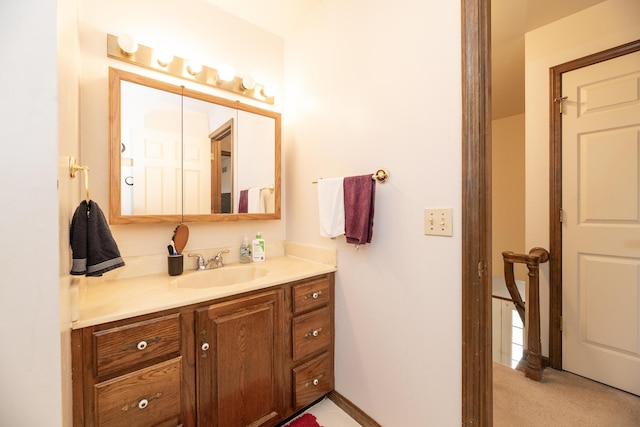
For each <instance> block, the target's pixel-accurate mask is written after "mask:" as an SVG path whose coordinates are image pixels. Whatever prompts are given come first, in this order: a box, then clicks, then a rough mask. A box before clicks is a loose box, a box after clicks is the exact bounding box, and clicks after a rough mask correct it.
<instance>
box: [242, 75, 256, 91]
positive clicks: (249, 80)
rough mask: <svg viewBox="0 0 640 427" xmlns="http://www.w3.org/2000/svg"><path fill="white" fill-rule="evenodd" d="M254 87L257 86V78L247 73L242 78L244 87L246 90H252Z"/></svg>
mask: <svg viewBox="0 0 640 427" xmlns="http://www.w3.org/2000/svg"><path fill="white" fill-rule="evenodd" d="M254 87H256V80H255V79H254V78H253V76H252V75H250V74H247V75H246V76H244V77H243V78H242V88H243V89H244V90H251V89H253V88H254Z"/></svg>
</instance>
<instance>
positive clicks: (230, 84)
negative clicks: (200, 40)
mask: <svg viewBox="0 0 640 427" xmlns="http://www.w3.org/2000/svg"><path fill="white" fill-rule="evenodd" d="M107 56H108V57H109V58H114V59H118V60H120V61H124V62H128V63H130V64H135V65H138V66H141V67H144V68H148V69H151V70H154V71H158V72H161V73H164V74H168V75H170V76H173V77H178V78H181V79H184V80H188V81H192V82H197V83H200V84H203V85H206V86H210V87H214V88H216V89H221V90H224V91H227V92H231V93H235V94H238V95H242V96H244V97H247V98H250V99H254V100H256V101H260V102H264V103H266V104H270V105H273V104H274V97H273V96H265V95H264V93H263V88H264V85H261V84H260V83H256V84H255V86H254V87H253V88H252V89H246V88H245V87H244V86H243V85H242V78H240V77H234V78H233V80H230V81H219V80H218V70H216V69H215V68H210V67H207V66H204V65H203V66H202V70H201V71H200V72H198V73H197V74H195V75H193V74H191V73H189V71H188V64H189V61H188V60H187V59H184V58H180V57H178V56H174V57H173V60H172V61H171V62H170V63H169V64H166V66H160V64H158V61H157V60H156V59H155V58H154V49H153V48H151V47H148V46H144V45H141V44H138V50H137V51H136V52H135V53H132V54H130V55H127V54H125V53H124V52H123V51H122V50H121V49H120V47H119V46H118V37H117V36H114V35H112V34H107Z"/></svg>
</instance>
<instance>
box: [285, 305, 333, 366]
mask: <svg viewBox="0 0 640 427" xmlns="http://www.w3.org/2000/svg"><path fill="white" fill-rule="evenodd" d="M332 329H333V328H332V325H331V312H330V311H329V308H328V307H324V308H321V309H319V310H315V311H312V312H311V313H307V314H303V315H300V316H297V317H295V318H294V319H293V360H294V362H295V361H297V360H300V359H302V358H303V357H305V356H307V355H310V354H313V353H315V352H317V351H319V350H322V349H324V348H329V346H330V345H331V338H332Z"/></svg>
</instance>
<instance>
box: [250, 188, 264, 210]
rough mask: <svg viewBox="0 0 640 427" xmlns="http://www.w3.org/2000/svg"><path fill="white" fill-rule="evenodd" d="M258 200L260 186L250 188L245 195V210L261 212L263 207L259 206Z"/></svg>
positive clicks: (259, 201)
mask: <svg viewBox="0 0 640 427" xmlns="http://www.w3.org/2000/svg"><path fill="white" fill-rule="evenodd" d="M261 204H262V203H261V200H260V187H254V188H250V189H249V192H248V195H247V212H249V213H263V212H264V208H261V207H260V205H261Z"/></svg>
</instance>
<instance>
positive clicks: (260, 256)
mask: <svg viewBox="0 0 640 427" xmlns="http://www.w3.org/2000/svg"><path fill="white" fill-rule="evenodd" d="M251 254H252V258H253V261H254V262H259V261H264V260H265V257H266V256H265V248H264V239H263V238H262V233H258V234H256V238H255V239H253V242H252V244H251Z"/></svg>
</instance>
